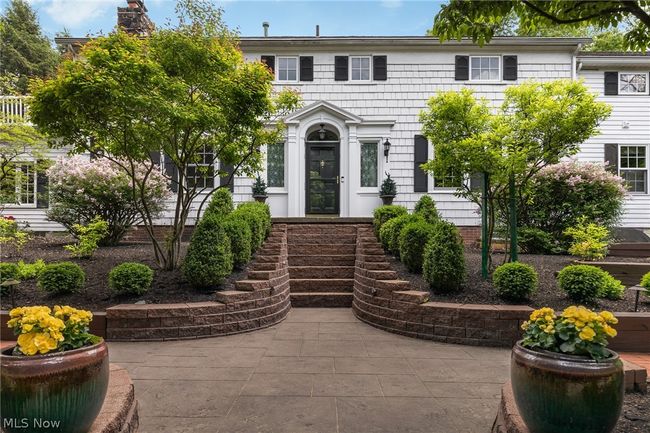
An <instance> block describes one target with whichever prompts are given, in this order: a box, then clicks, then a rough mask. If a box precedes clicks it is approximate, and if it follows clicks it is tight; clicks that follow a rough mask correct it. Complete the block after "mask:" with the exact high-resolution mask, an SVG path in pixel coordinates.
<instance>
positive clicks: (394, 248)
mask: <svg viewBox="0 0 650 433" xmlns="http://www.w3.org/2000/svg"><path fill="white" fill-rule="evenodd" d="M418 221H424V220H423V219H422V217H421V216H420V215H408V214H406V215H400V216H398V217H397V218H394V222H393V223H392V229H391V230H390V231H389V232H388V233H386V236H387V237H388V240H387V243H388V251H389V252H390V253H391V254H393V255H394V256H395V257H399V254H400V251H399V237H400V234H401V233H402V229H403V228H404V227H405V226H406V225H408V224H411V223H414V222H418Z"/></svg>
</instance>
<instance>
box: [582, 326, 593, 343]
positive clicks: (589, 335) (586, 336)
mask: <svg viewBox="0 0 650 433" xmlns="http://www.w3.org/2000/svg"><path fill="white" fill-rule="evenodd" d="M578 336H579V337H580V339H581V340H584V341H591V340H593V339H594V337H595V336H596V332H595V331H594V330H593V329H591V328H590V327H588V326H587V327H585V328H583V329H582V331H580V334H578Z"/></svg>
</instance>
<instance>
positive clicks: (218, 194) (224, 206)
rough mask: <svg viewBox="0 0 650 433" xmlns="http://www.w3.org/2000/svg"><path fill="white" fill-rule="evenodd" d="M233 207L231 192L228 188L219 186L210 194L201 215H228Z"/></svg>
mask: <svg viewBox="0 0 650 433" xmlns="http://www.w3.org/2000/svg"><path fill="white" fill-rule="evenodd" d="M234 209H235V207H234V205H233V204H232V194H231V193H230V190H229V189H228V188H219V189H218V190H216V191H215V192H214V194H212V198H211V199H210V202H209V203H208V207H206V208H205V212H204V213H203V216H204V217H205V216H206V215H221V216H226V215H230V213H232V211H233V210H234Z"/></svg>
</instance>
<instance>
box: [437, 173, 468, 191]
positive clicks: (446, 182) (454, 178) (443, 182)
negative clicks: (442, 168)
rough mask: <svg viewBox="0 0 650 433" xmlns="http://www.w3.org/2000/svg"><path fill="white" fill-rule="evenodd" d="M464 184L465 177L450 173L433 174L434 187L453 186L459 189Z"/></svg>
mask: <svg viewBox="0 0 650 433" xmlns="http://www.w3.org/2000/svg"><path fill="white" fill-rule="evenodd" d="M462 185H463V177H462V176H458V175H456V174H454V173H453V172H450V173H442V174H441V175H440V176H436V175H435V174H434V176H433V187H434V188H453V189H458V188H460V187H461V186H462Z"/></svg>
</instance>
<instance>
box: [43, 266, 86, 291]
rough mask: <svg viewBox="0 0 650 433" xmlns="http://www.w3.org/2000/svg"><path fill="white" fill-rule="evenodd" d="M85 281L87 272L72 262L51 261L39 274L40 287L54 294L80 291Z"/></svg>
mask: <svg viewBox="0 0 650 433" xmlns="http://www.w3.org/2000/svg"><path fill="white" fill-rule="evenodd" d="M85 283H86V274H85V272H84V271H83V269H81V267H80V266H79V265H77V264H76V263H72V262H58V263H50V264H49V265H46V266H45V268H44V269H43V270H42V271H41V273H40V275H39V276H38V287H39V288H40V289H42V290H44V291H46V292H48V293H52V294H63V293H73V292H79V291H81V290H82V289H83V288H84V284H85Z"/></svg>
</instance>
